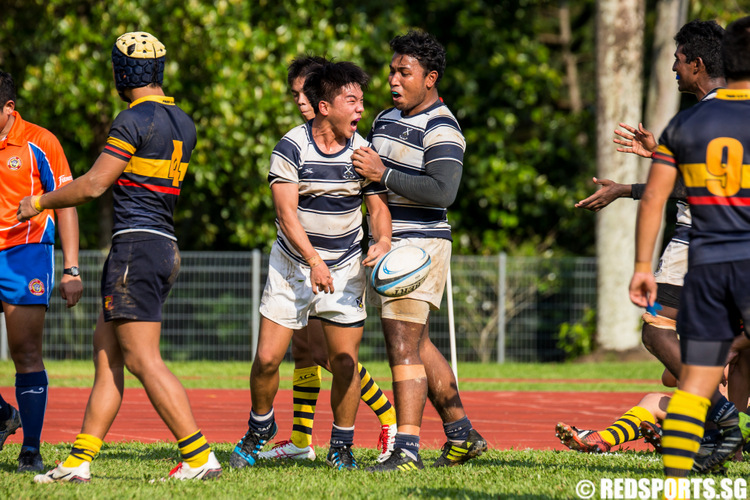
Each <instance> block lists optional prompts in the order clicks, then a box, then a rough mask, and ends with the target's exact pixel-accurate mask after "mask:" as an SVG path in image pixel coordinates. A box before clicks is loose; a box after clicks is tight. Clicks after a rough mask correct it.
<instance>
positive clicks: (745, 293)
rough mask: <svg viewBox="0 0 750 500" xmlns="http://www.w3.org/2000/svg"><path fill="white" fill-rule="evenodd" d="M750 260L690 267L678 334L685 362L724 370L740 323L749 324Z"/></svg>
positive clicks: (679, 314) (684, 289) (678, 318)
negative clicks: (749, 284)
mask: <svg viewBox="0 0 750 500" xmlns="http://www.w3.org/2000/svg"><path fill="white" fill-rule="evenodd" d="M748 282H750V260H740V261H735V262H720V263H716V264H704V265H699V266H694V267H691V268H690V269H689V270H688V273H687V274H686V275H685V284H684V285H683V289H682V296H681V300H680V302H681V304H680V306H681V307H680V311H679V313H677V333H679V334H680V343H681V345H682V362H683V363H686V364H689V365H701V366H723V365H724V363H725V362H726V355H727V352H728V350H729V346H730V345H731V343H732V340H734V337H735V336H736V335H738V334H739V333H740V332H741V329H740V324H741V323H740V322H741V321H742V320H744V322H745V324H747V323H748V321H749V320H750V287H748V286H747V283H748Z"/></svg>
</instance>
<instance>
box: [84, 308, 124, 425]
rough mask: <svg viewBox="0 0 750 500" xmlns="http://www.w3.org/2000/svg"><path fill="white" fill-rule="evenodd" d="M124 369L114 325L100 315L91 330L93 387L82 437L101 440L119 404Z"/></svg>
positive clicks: (118, 408)
mask: <svg viewBox="0 0 750 500" xmlns="http://www.w3.org/2000/svg"><path fill="white" fill-rule="evenodd" d="M124 366H125V363H124V361H123V357H122V351H121V350H120V344H119V342H118V341H117V338H116V337H115V331H114V324H113V323H112V322H105V321H104V317H103V316H102V314H99V318H98V319H97V321H96V330H94V387H93V388H92V389H91V394H90V395H89V401H88V403H87V404H86V413H85V414H84V417H83V426H82V427H81V434H90V435H92V436H95V437H98V438H99V439H101V440H104V437H105V436H106V435H107V432H109V428H110V427H111V426H112V422H114V421H115V417H116V416H117V412H118V411H119V410H120V405H121V404H122V393H123V387H124V374H123V369H124Z"/></svg>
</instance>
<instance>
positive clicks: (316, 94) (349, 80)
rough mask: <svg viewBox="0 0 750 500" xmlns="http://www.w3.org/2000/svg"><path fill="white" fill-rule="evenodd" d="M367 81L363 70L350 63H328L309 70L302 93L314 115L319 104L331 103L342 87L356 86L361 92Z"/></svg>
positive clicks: (367, 77)
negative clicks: (323, 102) (322, 102)
mask: <svg viewBox="0 0 750 500" xmlns="http://www.w3.org/2000/svg"><path fill="white" fill-rule="evenodd" d="M369 81H370V76H369V75H368V74H367V73H366V72H365V70H363V69H362V68H360V67H359V66H357V65H356V64H354V63H352V62H349V61H342V62H335V63H334V62H328V63H326V64H323V65H320V66H316V67H313V68H312V69H311V70H310V72H309V73H308V74H307V78H306V79H305V85H304V86H303V87H302V92H303V93H304V94H305V96H307V100H308V101H310V106H312V108H313V109H314V110H315V114H318V105H319V104H320V102H321V101H326V102H333V100H334V99H335V98H336V96H337V95H338V94H339V93H340V92H341V88H342V87H346V86H347V85H351V84H357V85H359V86H360V88H361V89H362V90H366V89H367V84H368V83H369Z"/></svg>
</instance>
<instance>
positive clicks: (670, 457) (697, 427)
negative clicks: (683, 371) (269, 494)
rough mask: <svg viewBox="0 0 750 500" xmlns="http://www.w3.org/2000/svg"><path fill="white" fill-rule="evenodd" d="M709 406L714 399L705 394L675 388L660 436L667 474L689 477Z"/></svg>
mask: <svg viewBox="0 0 750 500" xmlns="http://www.w3.org/2000/svg"><path fill="white" fill-rule="evenodd" d="M709 406H711V402H710V401H709V400H708V399H706V398H704V397H701V396H696V395H695V394H691V393H689V392H685V391H681V390H679V389H678V390H676V391H674V394H673V395H672V399H670V400H669V406H667V418H666V419H665V420H664V425H663V426H662V428H663V429H664V435H663V436H662V438H661V447H662V452H661V453H662V458H663V460H664V474H665V475H666V476H667V477H668V478H670V477H672V478H680V477H686V476H687V475H688V472H690V469H692V468H693V462H694V461H695V454H696V453H697V452H698V448H699V447H700V444H701V438H702V437H703V425H704V424H705V421H706V413H707V412H708V407H709Z"/></svg>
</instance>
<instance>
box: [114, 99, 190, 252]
mask: <svg viewBox="0 0 750 500" xmlns="http://www.w3.org/2000/svg"><path fill="white" fill-rule="evenodd" d="M195 143H196V132H195V124H194V123H193V120H192V119H191V118H190V117H189V116H188V115H187V114H186V113H185V112H184V111H182V110H181V109H180V108H179V107H177V106H176V105H175V103H174V99H173V98H172V97H165V96H153V95H152V96H147V97H143V98H141V99H138V100H136V101H134V102H132V103H131V104H130V106H129V108H128V109H126V110H125V111H122V112H121V113H120V114H119V115H117V118H115V121H114V123H113V124H112V129H111V130H110V132H109V137H108V138H107V144H106V145H105V147H104V152H105V153H107V154H110V155H112V156H114V157H115V158H120V159H122V160H126V161H127V162H128V165H127V166H126V167H125V170H124V171H123V173H122V175H120V178H119V179H117V182H115V185H114V186H113V188H112V194H113V198H114V227H113V232H114V234H115V235H116V234H118V233H123V232H130V231H149V232H155V233H159V234H163V235H165V236H167V237H169V238H171V239H176V238H175V236H174V220H173V215H174V209H175V205H176V204H177V197H178V196H179V194H180V189H181V188H182V181H183V179H184V178H185V174H186V173H187V168H188V163H189V162H190V155H191V154H192V152H193V149H195Z"/></svg>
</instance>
